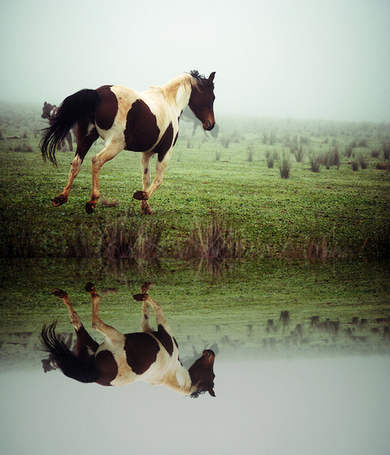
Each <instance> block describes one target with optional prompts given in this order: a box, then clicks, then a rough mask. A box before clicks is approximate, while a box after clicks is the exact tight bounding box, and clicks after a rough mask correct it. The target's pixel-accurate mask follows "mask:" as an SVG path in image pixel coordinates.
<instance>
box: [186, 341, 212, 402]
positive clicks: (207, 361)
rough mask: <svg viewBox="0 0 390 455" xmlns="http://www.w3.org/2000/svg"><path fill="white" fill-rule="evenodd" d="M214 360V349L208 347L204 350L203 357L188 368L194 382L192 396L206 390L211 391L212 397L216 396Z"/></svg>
mask: <svg viewBox="0 0 390 455" xmlns="http://www.w3.org/2000/svg"><path fill="white" fill-rule="evenodd" d="M214 360H215V354H214V351H212V350H211V349H206V350H205V351H203V354H202V357H201V358H200V359H198V360H197V361H196V362H195V363H194V364H193V365H192V366H191V367H190V369H189V370H188V372H189V374H190V378H191V382H192V390H193V392H192V393H191V396H192V397H198V396H199V395H200V394H201V393H204V392H209V394H210V395H211V396H212V397H215V393H214V378H215V374H214Z"/></svg>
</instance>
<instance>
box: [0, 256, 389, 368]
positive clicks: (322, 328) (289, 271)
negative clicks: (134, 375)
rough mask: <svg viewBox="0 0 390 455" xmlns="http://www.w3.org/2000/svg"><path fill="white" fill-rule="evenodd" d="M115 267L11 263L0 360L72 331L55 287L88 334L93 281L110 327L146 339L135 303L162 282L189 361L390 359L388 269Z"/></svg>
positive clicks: (159, 296)
mask: <svg viewBox="0 0 390 455" xmlns="http://www.w3.org/2000/svg"><path fill="white" fill-rule="evenodd" d="M114 265H115V264H113V263H112V262H111V261H110V262H108V263H104V262H100V261H80V260H67V261H58V260H29V261H23V262H19V261H18V262H17V263H15V264H14V265H12V264H10V263H9V261H7V263H4V264H2V265H1V273H2V276H3V277H4V281H3V288H2V290H1V294H0V299H1V301H2V306H1V310H0V342H3V343H6V344H3V348H2V350H1V351H0V358H3V359H4V355H5V354H6V353H7V352H10V351H9V350H10V349H19V348H20V347H17V346H16V345H12V344H9V345H7V343H13V342H16V343H22V344H23V343H24V344H26V346H29V347H31V346H32V345H38V342H37V335H38V333H39V330H40V328H41V327H42V325H43V323H51V322H52V321H53V320H55V319H57V320H58V321H59V322H58V327H59V331H60V332H71V331H72V328H71V326H70V323H69V319H68V314H67V310H66V308H65V307H64V306H63V305H62V303H61V302H59V301H58V299H55V298H54V297H53V296H52V295H51V290H52V289H53V288H54V287H60V288H62V289H65V290H67V291H68V292H69V295H70V296H71V300H72V302H73V304H74V307H75V309H76V311H77V312H78V313H79V315H80V317H81V318H82V320H83V322H84V323H85V325H86V327H89V326H90V318H91V305H90V300H89V296H88V295H87V294H86V292H85V291H84V287H85V283H86V281H89V280H92V281H94V283H95V285H96V287H97V289H98V290H99V292H100V294H101V297H102V303H101V316H102V319H103V320H104V321H105V322H106V323H108V324H112V325H114V326H115V327H116V328H117V329H118V330H120V331H122V332H132V331H137V330H139V327H140V317H141V306H140V305H139V304H138V303H137V302H135V301H134V300H133V299H132V295H133V294H135V293H138V292H139V290H140V285H141V283H142V282H143V281H145V280H151V281H153V282H154V286H153V288H152V290H151V291H150V293H151V295H152V296H153V297H154V298H155V299H156V301H157V302H158V303H160V304H161V305H162V307H163V309H164V312H165V315H166V317H167V319H168V321H169V323H170V324H171V326H172V328H173V330H174V334H175V336H176V338H177V340H178V342H179V343H180V346H181V347H182V348H183V349H184V352H185V353H186V355H188V353H190V351H191V350H192V346H194V347H195V348H196V349H198V350H200V349H203V348H204V347H206V346H210V345H212V344H214V343H218V345H219V347H220V351H221V353H222V352H223V351H226V350H229V351H230V350H234V351H236V352H238V353H239V352H240V349H255V350H258V355H266V354H267V353H270V354H272V353H274V352H280V353H283V352H290V351H291V352H293V351H294V352H295V351H298V352H317V349H321V350H323V351H324V352H330V351H335V352H345V351H346V350H348V351H351V352H358V351H359V352H367V353H373V352H389V348H390V345H389V340H388V338H385V337H384V330H385V327H388V324H387V323H386V321H385V320H383V319H386V318H388V317H389V316H390V308H389V305H388V301H389V291H388V289H389V286H388V284H389V283H388V281H389V278H388V276H387V274H386V266H385V265H383V266H382V265H381V264H370V263H356V262H352V263H351V262H331V261H329V262H328V263H325V264H323V263H313V264H312V265H311V266H310V264H309V263H302V262H296V263H295V262H290V263H284V262H275V261H271V262H269V261H264V262H262V263H256V262H248V261H244V262H240V263H224V264H223V266H222V267H221V268H220V269H219V273H216V270H215V268H214V269H213V268H210V269H209V268H208V267H206V263H205V262H199V263H187V262H183V261H163V262H156V263H148V262H144V261H143V260H139V262H138V263H136V262H128V261H127V262H122V264H121V266H120V267H119V266H118V267H114ZM117 265H119V263H118V264H117ZM210 270H213V271H214V273H212V272H210ZM286 312H288V313H286ZM353 318H357V319H356V320H354V319H353ZM381 319H382V321H377V320H381ZM271 320H272V324H271V323H270V322H269V321H271ZM364 320H367V321H366V322H364ZM362 321H363V322H362ZM373 329H378V330H377V332H378V333H376V331H375V330H374V331H373ZM26 332H29V335H28V334H27V335H26ZM10 333H11V334H12V335H11V337H10V335H9V334H10ZM21 337H22V338H21ZM97 339H98V340H101V338H99V335H97Z"/></svg>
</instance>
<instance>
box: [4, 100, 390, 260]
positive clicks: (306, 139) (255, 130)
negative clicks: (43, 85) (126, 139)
mask: <svg viewBox="0 0 390 455" xmlns="http://www.w3.org/2000/svg"><path fill="white" fill-rule="evenodd" d="M40 113H41V107H40V106H23V105H18V106H12V105H6V104H1V105H0V165H1V171H0V172H1V178H0V180H1V183H0V184H1V196H0V217H1V218H0V219H1V227H0V237H1V238H0V256H1V257H104V258H133V257H144V258H161V257H164V258H192V257H197V258H199V257H201V258H209V259H210V258H211V259H216V260H224V259H227V258H260V257H262V258H264V257H272V258H280V257H283V258H310V259H315V258H321V259H327V258H336V257H364V258H374V257H375V258H378V257H388V256H389V251H390V248H389V213H390V203H389V202H390V191H389V183H390V172H389V171H390V161H389V160H390V125H389V124H373V123H345V122H343V123H338V122H329V121H328V122H327V121H315V120H308V121H299V120H292V119H288V120H269V119H258V120H256V119H235V118H224V117H219V116H218V112H217V113H216V114H217V122H218V124H219V126H220V133H219V136H218V138H217V139H215V138H213V137H212V136H211V135H210V134H209V133H208V134H207V135H206V134H204V133H203V131H201V130H200V128H199V129H198V130H197V132H196V134H195V135H194V136H192V125H190V124H186V123H184V122H182V125H181V127H182V129H181V132H180V137H179V141H178V143H177V145H176V147H175V149H174V152H173V158H172V160H171V163H170V165H169V169H168V170H167V172H166V174H165V179H164V182H163V185H162V186H161V188H160V189H159V190H158V191H157V192H156V193H155V195H154V196H153V198H152V199H151V205H152V206H153V209H154V211H155V213H154V215H153V216H151V217H147V216H144V215H141V213H140V211H139V207H138V202H137V201H134V200H133V198H132V194H133V192H134V191H135V190H139V189H141V166H140V157H139V155H138V154H137V153H132V152H122V153H121V154H120V155H119V156H118V157H116V158H115V159H114V160H113V161H111V162H110V163H107V164H106V166H105V167H104V168H103V170H102V172H101V191H102V200H101V204H100V205H99V206H98V208H97V210H96V212H95V213H94V214H93V215H92V216H88V215H87V214H86V213H85V212H84V204H85V202H86V201H87V200H88V199H89V196H90V191H91V172H90V169H91V166H90V158H91V157H92V155H93V154H94V153H96V152H97V151H99V150H100V149H101V148H102V142H101V141H98V142H97V143H96V144H95V145H94V146H93V149H92V150H91V151H90V153H89V154H88V155H87V157H86V160H85V163H84V164H83V167H82V169H81V172H80V174H79V176H78V177H77V179H76V181H75V184H74V187H73V190H72V192H71V194H70V198H69V201H68V202H67V203H66V204H65V205H63V206H61V207H57V208H55V207H52V205H51V202H50V201H51V199H52V198H53V197H54V196H55V195H57V194H58V193H59V192H60V191H61V190H62V189H63V187H64V186H65V184H66V181H67V175H68V172H69V164H70V162H71V160H72V155H71V154H70V153H58V155H57V158H58V168H53V167H51V165H49V164H44V163H43V161H42V159H41V155H40V150H39V140H40V135H39V130H40V129H41V128H43V127H44V126H45V122H44V121H43V120H42V119H41V118H40Z"/></svg>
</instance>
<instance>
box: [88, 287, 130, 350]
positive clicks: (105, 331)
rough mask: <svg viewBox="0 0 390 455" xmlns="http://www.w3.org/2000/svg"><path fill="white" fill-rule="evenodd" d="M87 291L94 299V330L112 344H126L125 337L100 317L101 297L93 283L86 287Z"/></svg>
mask: <svg viewBox="0 0 390 455" xmlns="http://www.w3.org/2000/svg"><path fill="white" fill-rule="evenodd" d="M85 290H86V291H87V292H88V293H89V294H90V296H91V299H92V328H94V329H95V330H97V331H98V332H100V333H101V334H102V335H104V336H105V337H106V341H111V342H112V343H121V342H123V343H124V340H125V337H124V335H123V334H122V333H120V332H118V331H117V330H116V329H115V328H114V327H111V326H110V325H107V324H105V323H104V322H103V321H102V320H101V319H100V317H99V307H100V296H99V294H98V293H97V291H96V288H95V286H94V285H93V284H92V283H88V284H87V285H86V286H85Z"/></svg>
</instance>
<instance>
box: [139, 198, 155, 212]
mask: <svg viewBox="0 0 390 455" xmlns="http://www.w3.org/2000/svg"><path fill="white" fill-rule="evenodd" d="M141 210H142V213H143V214H144V215H153V210H152V209H151V208H150V207H149V204H148V203H147V202H146V201H141Z"/></svg>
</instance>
